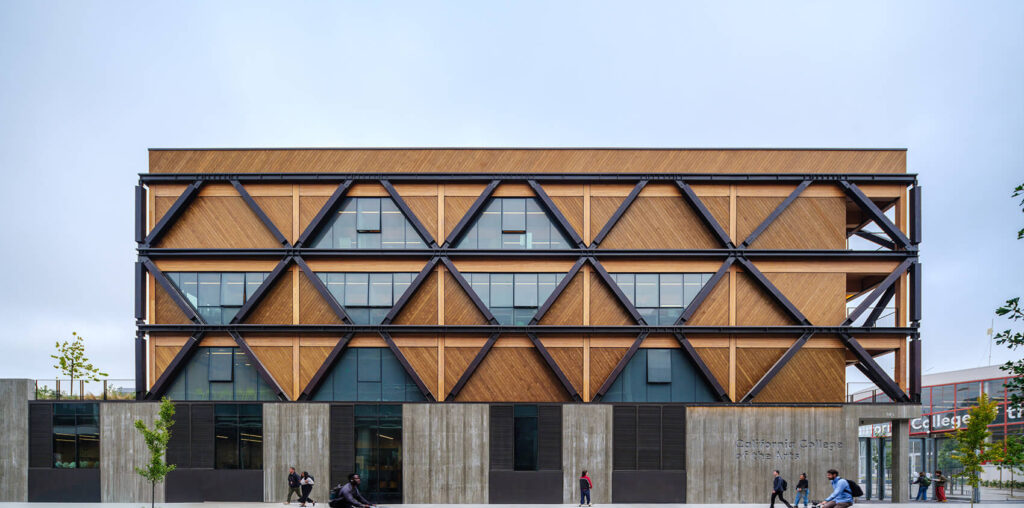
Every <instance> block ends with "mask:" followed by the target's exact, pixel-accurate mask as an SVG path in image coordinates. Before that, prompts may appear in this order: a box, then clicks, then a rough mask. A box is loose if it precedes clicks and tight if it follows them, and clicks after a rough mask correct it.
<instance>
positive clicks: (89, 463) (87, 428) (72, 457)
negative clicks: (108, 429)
mask: <svg viewBox="0 0 1024 508" xmlns="http://www.w3.org/2000/svg"><path fill="white" fill-rule="evenodd" d="M53 467H55V468H78V469H82V468H86V469H95V468H98V467H100V406H99V404H95V403H73V404H68V403H64V404H54V405H53Z"/></svg>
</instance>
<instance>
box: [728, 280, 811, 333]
mask: <svg viewBox="0 0 1024 508" xmlns="http://www.w3.org/2000/svg"><path fill="white" fill-rule="evenodd" d="M736 276H737V279H736V324H737V325H738V326H785V325H793V324H799V323H797V322H796V320H794V319H793V318H792V317H790V316H789V314H787V313H786V310H785V309H784V308H783V307H782V305H780V304H779V303H778V302H777V301H776V300H775V297H773V296H772V295H771V293H769V292H768V291H765V289H764V288H762V287H761V285H760V284H758V282H757V281H756V280H754V278H753V277H752V276H751V275H749V274H747V273H746V272H736Z"/></svg>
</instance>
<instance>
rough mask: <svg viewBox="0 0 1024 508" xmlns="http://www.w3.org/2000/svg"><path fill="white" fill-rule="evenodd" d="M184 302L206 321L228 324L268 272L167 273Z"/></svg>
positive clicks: (215, 323) (214, 323)
mask: <svg viewBox="0 0 1024 508" xmlns="http://www.w3.org/2000/svg"><path fill="white" fill-rule="evenodd" d="M164 275H165V276H166V277H167V279H168V280H170V281H171V283H172V284H174V286H175V287H176V288H177V289H178V291H179V292H180V293H181V295H182V296H183V297H184V298H185V301H187V302H188V304H189V305H191V306H192V308H193V309H194V310H195V311H196V312H197V313H198V314H199V315H200V316H201V317H202V318H203V321H206V322H207V323H209V324H213V325H222V324H227V323H230V322H231V320H232V319H233V318H234V317H235V314H238V309H240V308H242V305H244V304H245V302H246V301H247V300H248V299H249V298H250V297H252V295H253V293H255V292H256V289H257V288H259V287H260V285H262V284H263V281H264V279H266V276H267V272H166V273H165V274H164Z"/></svg>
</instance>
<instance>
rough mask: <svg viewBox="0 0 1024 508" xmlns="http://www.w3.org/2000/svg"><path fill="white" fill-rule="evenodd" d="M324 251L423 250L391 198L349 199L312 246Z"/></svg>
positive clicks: (411, 228)
mask: <svg viewBox="0 0 1024 508" xmlns="http://www.w3.org/2000/svg"><path fill="white" fill-rule="evenodd" d="M311 245H312V246H313V248H321V249H330V248H334V249H422V248H424V247H425V246H426V244H425V243H424V242H423V238H421V237H420V236H419V234H418V233H417V232H416V228H414V227H412V224H411V223H410V222H409V220H408V219H406V217H405V215H403V214H402V212H401V210H399V209H398V205H397V204H395V202H394V201H393V200H392V199H391V198H389V197H352V198H347V199H345V200H344V202H343V203H342V204H341V206H340V207H339V209H338V213H336V214H335V215H334V217H333V218H332V219H330V221H329V222H328V224H326V225H325V226H324V228H323V230H322V231H321V232H320V234H319V236H317V238H316V240H314V241H313V242H312V244H311Z"/></svg>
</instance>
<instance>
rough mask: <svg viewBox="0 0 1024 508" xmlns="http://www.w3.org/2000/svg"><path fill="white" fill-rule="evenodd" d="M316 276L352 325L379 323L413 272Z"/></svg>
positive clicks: (320, 274) (325, 274)
mask: <svg viewBox="0 0 1024 508" xmlns="http://www.w3.org/2000/svg"><path fill="white" fill-rule="evenodd" d="M317 277H319V278H320V280H321V281H322V282H323V283H324V284H325V285H326V286H327V289H328V291H330V293H331V296H333V297H334V299H335V300H337V302H338V304H339V305H341V306H342V307H344V308H345V312H346V313H347V314H348V317H349V318H351V319H352V321H353V322H354V323H355V324H362V325H366V324H378V323H380V322H381V321H383V320H384V318H385V317H387V315H388V313H389V312H390V311H391V308H392V307H393V306H394V304H395V303H396V302H398V299H399V298H401V296H402V294H403V293H405V291H406V290H407V289H408V288H409V285H410V284H411V283H412V280H413V278H415V274H413V273H387V272H371V273H356V272H349V273H323V272H318V273H317Z"/></svg>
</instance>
